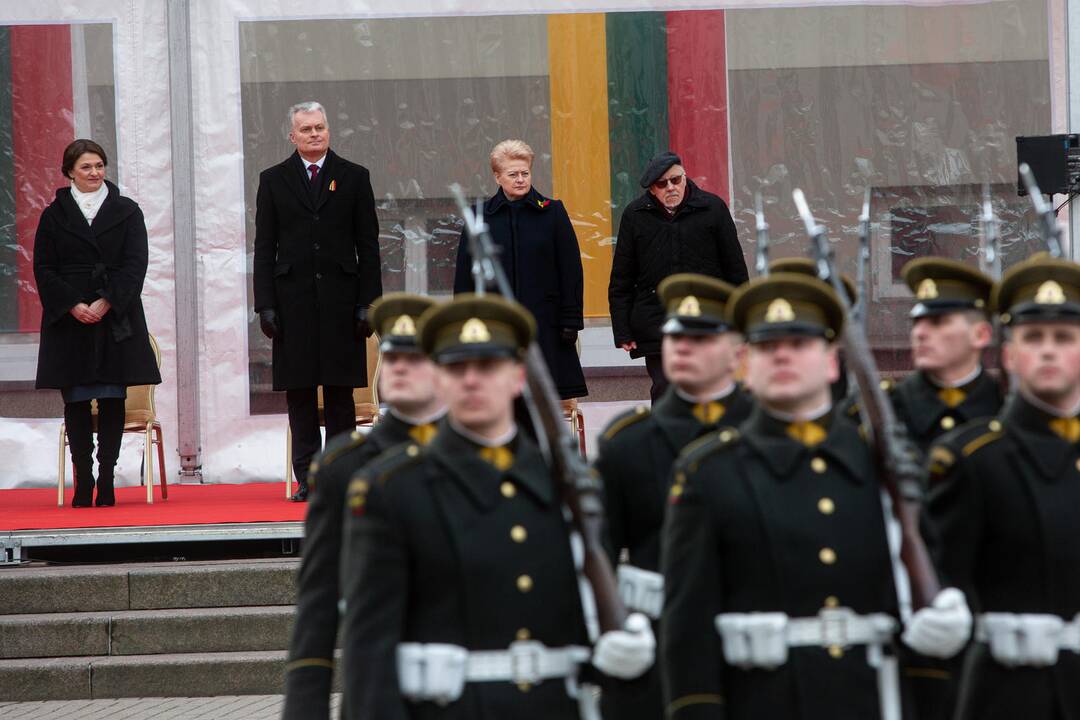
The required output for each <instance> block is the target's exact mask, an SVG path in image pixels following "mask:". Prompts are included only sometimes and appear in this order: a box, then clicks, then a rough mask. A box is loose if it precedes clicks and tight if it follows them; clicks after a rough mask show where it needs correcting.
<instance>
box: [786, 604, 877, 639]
mask: <svg viewBox="0 0 1080 720" xmlns="http://www.w3.org/2000/svg"><path fill="white" fill-rule="evenodd" d="M896 630H897V622H896V620H895V619H894V618H893V617H892V616H891V615H886V614H885V613H873V614H871V615H856V614H855V612H854V611H853V610H851V608H823V609H822V610H821V612H819V613H818V616H817V617H812V618H791V619H789V620H788V623H787V632H786V634H787V644H788V647H829V646H830V645H840V646H842V647H843V646H847V645H882V644H884V643H887V642H889V641H890V640H891V639H892V636H893V633H895V632H896Z"/></svg>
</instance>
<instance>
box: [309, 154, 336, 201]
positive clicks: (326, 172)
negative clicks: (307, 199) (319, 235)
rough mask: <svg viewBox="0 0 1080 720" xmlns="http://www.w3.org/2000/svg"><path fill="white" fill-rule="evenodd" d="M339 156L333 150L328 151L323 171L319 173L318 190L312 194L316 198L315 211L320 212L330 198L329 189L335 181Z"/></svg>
mask: <svg viewBox="0 0 1080 720" xmlns="http://www.w3.org/2000/svg"><path fill="white" fill-rule="evenodd" d="M337 166H338V162H337V155H335V154H334V151H333V150H327V151H326V160H325V161H324V162H323V166H322V170H320V171H319V178H318V185H319V187H318V189H317V190H316V191H315V192H314V193H312V195H314V196H315V198H316V199H315V210H319V209H321V208H322V206H323V205H325V204H326V201H327V200H328V199H329V198H330V193H329V191H328V187H329V185H330V181H331V180H333V179H334V173H335V172H336V171H337Z"/></svg>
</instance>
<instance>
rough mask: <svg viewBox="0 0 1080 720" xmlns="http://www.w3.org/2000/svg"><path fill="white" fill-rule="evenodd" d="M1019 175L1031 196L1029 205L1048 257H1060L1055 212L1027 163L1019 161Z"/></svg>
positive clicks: (1059, 241)
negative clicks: (1037, 219)
mask: <svg viewBox="0 0 1080 720" xmlns="http://www.w3.org/2000/svg"><path fill="white" fill-rule="evenodd" d="M1020 177H1021V178H1022V179H1023V181H1024V187H1025V188H1027V194H1028V196H1029V197H1030V198H1031V206H1032V207H1033V208H1035V214H1037V215H1038V216H1039V232H1041V233H1042V236H1043V242H1045V243H1046V249H1047V250H1048V251H1049V252H1050V257H1054V258H1060V257H1061V255H1062V252H1061V227H1060V226H1059V225H1058V222H1057V213H1055V212H1054V209H1053V207H1052V206H1051V205H1050V203H1048V202H1046V198H1045V197H1043V194H1042V190H1040V189H1039V184H1038V183H1037V182H1035V174H1034V173H1033V172H1031V167H1030V166H1029V165H1028V164H1027V163H1020Z"/></svg>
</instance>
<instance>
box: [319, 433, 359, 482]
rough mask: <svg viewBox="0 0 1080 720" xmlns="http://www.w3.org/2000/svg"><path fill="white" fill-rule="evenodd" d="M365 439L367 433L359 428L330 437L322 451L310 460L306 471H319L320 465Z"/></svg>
mask: <svg viewBox="0 0 1080 720" xmlns="http://www.w3.org/2000/svg"><path fill="white" fill-rule="evenodd" d="M365 440H367V435H365V434H364V433H362V432H360V431H359V430H353V431H352V432H351V433H348V434H345V433H342V434H341V435H338V436H337V437H335V438H331V440H330V442H328V443H326V447H325V448H324V449H323V451H322V452H321V453H320V454H319V455H317V456H316V457H315V459H314V460H312V461H311V469H310V470H309V471H308V472H310V473H311V474H312V475H314V474H315V473H316V472H318V471H319V467H320V466H322V465H329V464H330V463H332V462H334V460H336V459H337V458H339V457H341V456H342V455H343V454H345V453H347V452H349V451H350V450H352V449H354V448H358V447H360V446H361V445H363V444H364V441H365Z"/></svg>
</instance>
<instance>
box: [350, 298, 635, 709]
mask: <svg viewBox="0 0 1080 720" xmlns="http://www.w3.org/2000/svg"><path fill="white" fill-rule="evenodd" d="M533 333H534V323H533V320H532V317H531V316H529V315H528V314H527V313H526V312H525V311H524V310H523V309H522V308H521V306H520V305H518V304H517V303H513V302H511V301H508V300H505V299H503V298H501V297H497V296H486V297H482V298H481V297H477V296H474V295H467V294H466V295H459V296H458V297H457V298H456V299H455V300H454V301H453V302H451V303H448V304H446V305H443V306H440V307H438V308H433V309H432V310H430V311H428V312H427V313H425V314H424V316H423V318H421V325H420V344H421V347H422V348H423V349H424V351H425V352H427V353H428V354H429V355H431V357H432V358H433V359H434V360H435V362H436V363H437V364H438V370H437V374H436V378H437V380H436V382H437V387H438V391H439V393H440V395H441V397H443V399H444V400H445V402H446V404H447V411H448V416H447V418H446V419H445V420H444V421H443V423H442V424H441V425H440V430H439V434H438V435H437V436H436V438H435V440H433V441H432V443H431V444H430V445H429V446H428V447H427V448H425V449H424V450H423V451H421V450H420V449H419V448H418V447H417V446H416V445H407V446H405V447H403V448H399V449H397V450H391V451H390V452H389V453H387V454H385V455H383V456H381V457H380V458H378V459H376V461H375V462H374V463H372V464H371V465H369V466H367V467H366V468H364V470H363V471H361V472H360V473H358V474H357V475H355V476H354V479H353V480H352V482H351V483H350V486H349V491H348V499H347V507H348V511H347V512H349V513H350V516H349V518H348V521H347V522H348V527H347V531H346V536H347V540H346V542H347V543H348V550H347V553H348V556H349V557H350V558H351V563H350V566H349V568H348V572H347V575H346V608H347V609H346V622H345V644H344V650H345V684H346V687H347V688H348V692H347V693H346V705H347V717H350V718H356V719H357V720H359V719H361V718H362V719H363V720H383V719H385V718H394V719H403V718H425V719H426V718H440V719H442V718H461V719H468V720H478V719H483V718H495V719H498V720H505V719H508V718H515V719H525V720H527V719H529V718H537V719H538V720H539V719H541V718H542V719H544V720H558V719H560V718H576V717H578V713H579V700H578V699H575V697H574V696H575V695H581V696H583V697H588V696H587V695H586V694H585V693H579V691H578V683H577V678H578V676H579V670H580V669H582V666H583V665H586V664H588V663H589V662H590V654H591V656H592V657H591V664H592V666H593V667H594V668H597V669H599V670H601V671H603V672H605V673H607V674H609V675H612V676H615V677H622V678H632V677H637V676H638V675H640V674H641V673H643V672H644V671H645V670H646V669H647V668H648V667H649V666H650V665H651V664H652V655H653V652H654V646H655V641H654V639H653V636H652V632H651V629H650V627H649V623H648V620H647V619H646V618H645V617H644V616H642V615H631V620H630V621H628V623H629V625H628V627H629V628H631V629H632V630H633V631H630V630H617V631H612V632H607V633H604V634H603V635H601V636H600V638H599V640H598V641H597V643H596V647H595V649H590V647H591V645H592V642H591V641H590V635H591V633H590V630H589V627H588V624H587V619H588V617H589V616H588V615H587V614H586V613H585V612H584V611H583V609H582V608H583V600H585V601H586V602H591V601H590V600H589V599H590V598H591V593H583V592H582V590H581V588H582V583H583V580H582V576H581V573H580V564H579V563H580V561H581V558H582V552H581V545H580V541H579V540H575V539H574V538H576V536H574V535H573V533H572V532H571V529H570V527H569V525H568V522H567V519H566V513H565V511H564V507H563V505H562V502H561V501H560V497H559V494H558V491H557V488H556V487H555V485H554V483H553V482H552V478H551V476H550V474H549V471H548V469H547V467H546V465H545V463H544V459H543V456H542V455H541V453H540V450H539V448H538V447H537V446H536V445H535V444H534V443H533V442H532V441H531V440H530V439H529V438H528V437H526V436H524V435H523V434H522V433H519V432H518V431H517V428H516V426H515V424H514V420H513V417H514V415H513V402H514V398H515V397H517V396H518V395H520V394H521V392H522V390H523V388H524V383H525V370H524V366H523V364H522V362H521V358H522V353H523V352H524V350H525V348H526V347H527V345H528V344H529V342H530V341H531V339H532V337H533Z"/></svg>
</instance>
